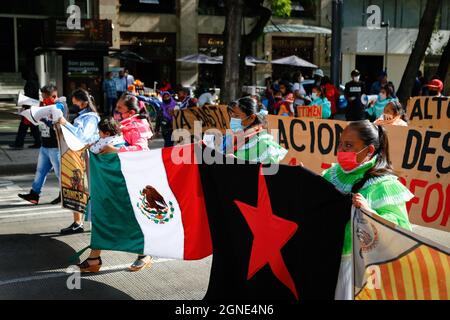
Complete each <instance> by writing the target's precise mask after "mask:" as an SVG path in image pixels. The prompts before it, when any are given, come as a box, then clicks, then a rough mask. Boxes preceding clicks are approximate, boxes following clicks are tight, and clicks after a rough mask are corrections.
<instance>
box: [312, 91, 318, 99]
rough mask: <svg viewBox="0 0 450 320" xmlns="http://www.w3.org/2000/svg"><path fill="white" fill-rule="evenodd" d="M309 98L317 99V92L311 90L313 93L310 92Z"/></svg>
mask: <svg viewBox="0 0 450 320" xmlns="http://www.w3.org/2000/svg"><path fill="white" fill-rule="evenodd" d="M311 98H312V99H313V100H316V99H317V93H315V92H313V93H312V94H311Z"/></svg>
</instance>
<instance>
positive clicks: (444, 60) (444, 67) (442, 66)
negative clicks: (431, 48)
mask: <svg viewBox="0 0 450 320" xmlns="http://www.w3.org/2000/svg"><path fill="white" fill-rule="evenodd" d="M449 67H450V39H449V40H448V42H447V45H446V46H445V49H444V51H443V52H442V56H441V60H440V61H439V67H438V69H437V72H436V74H437V75H438V76H439V78H440V79H441V80H442V81H445V78H446V77H447V71H448V68H449Z"/></svg>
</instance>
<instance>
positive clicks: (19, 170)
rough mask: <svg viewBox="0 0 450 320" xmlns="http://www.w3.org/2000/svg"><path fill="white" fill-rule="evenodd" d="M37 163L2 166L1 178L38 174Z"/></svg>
mask: <svg viewBox="0 0 450 320" xmlns="http://www.w3.org/2000/svg"><path fill="white" fill-rule="evenodd" d="M36 165H37V164H36V163H22V164H19V163H18V164H8V165H4V164H3V165H0V176H6V175H15V174H33V173H35V172H36Z"/></svg>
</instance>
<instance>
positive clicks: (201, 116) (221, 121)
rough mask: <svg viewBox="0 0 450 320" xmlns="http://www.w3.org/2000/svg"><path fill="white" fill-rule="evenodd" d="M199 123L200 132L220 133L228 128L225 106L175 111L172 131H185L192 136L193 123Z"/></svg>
mask: <svg viewBox="0 0 450 320" xmlns="http://www.w3.org/2000/svg"><path fill="white" fill-rule="evenodd" d="M195 121H199V122H200V123H201V128H202V132H205V131H206V130H208V129H218V130H220V131H221V132H222V133H225V131H226V130H227V129H228V128H229V124H230V116H229V115H228V111H227V106H203V107H201V108H200V107H194V108H188V109H184V110H175V113H174V121H173V129H174V130H176V129H186V130H189V131H190V132H191V134H194V122H195Z"/></svg>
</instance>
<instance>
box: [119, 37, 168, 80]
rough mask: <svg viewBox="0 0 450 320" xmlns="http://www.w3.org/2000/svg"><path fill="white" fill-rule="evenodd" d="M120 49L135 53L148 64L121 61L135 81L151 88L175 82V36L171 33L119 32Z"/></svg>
mask: <svg viewBox="0 0 450 320" xmlns="http://www.w3.org/2000/svg"><path fill="white" fill-rule="evenodd" d="M120 43H121V44H120V49H121V50H130V51H132V52H135V53H137V54H138V55H140V56H142V57H143V58H145V59H147V60H148V62H146V63H142V62H134V61H121V66H122V67H126V68H127V69H129V71H130V73H132V75H133V76H134V78H135V79H139V80H141V81H142V82H144V84H145V86H146V87H150V88H153V86H154V82H157V83H158V85H160V84H161V83H162V81H163V80H165V81H168V82H170V83H172V84H174V83H175V80H176V63H175V61H176V60H175V59H176V35H175V34H173V33H152V32H145V33H144V32H121V33H120Z"/></svg>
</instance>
